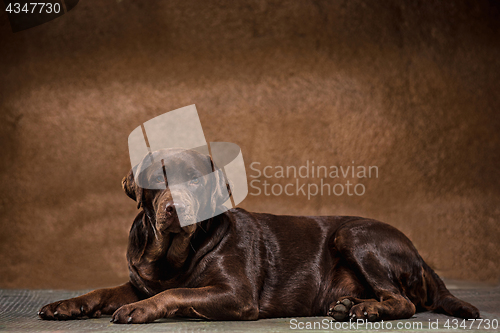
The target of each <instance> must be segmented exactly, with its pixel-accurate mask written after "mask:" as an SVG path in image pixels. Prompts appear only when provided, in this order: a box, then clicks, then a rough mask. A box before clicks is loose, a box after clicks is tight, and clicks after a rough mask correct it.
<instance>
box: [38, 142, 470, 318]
mask: <svg viewBox="0 0 500 333" xmlns="http://www.w3.org/2000/svg"><path fill="white" fill-rule="evenodd" d="M154 154H156V157H158V156H160V157H161V158H162V159H163V161H164V166H163V167H164V168H167V169H168V168H170V167H173V166H175V169H176V170H178V171H176V172H174V173H172V172H171V173H169V178H170V179H166V175H165V172H164V171H165V170H161V168H158V169H160V170H152V171H151V172H148V173H146V174H145V176H146V177H149V181H151V182H154V181H158V182H163V181H165V182H166V185H167V186H166V189H164V190H151V189H146V188H141V187H139V186H138V185H137V184H136V182H135V180H134V176H133V172H132V171H131V172H130V173H129V174H128V176H127V177H125V178H124V179H123V189H124V190H125V192H126V193H127V195H128V196H129V197H130V198H132V199H134V200H135V201H136V202H137V204H138V207H139V208H141V211H140V212H139V214H138V215H137V217H136V218H135V220H134V223H133V225H132V228H131V230H130V237H129V245H128V251H127V259H128V267H129V271H130V280H129V282H127V283H125V284H123V285H121V286H118V287H114V288H107V289H98V290H95V291H92V292H90V293H87V294H85V295H83V296H79V297H75V298H71V299H68V300H63V301H58V302H55V303H51V304H48V305H45V306H44V307H42V308H41V309H40V312H39V316H40V318H42V319H57V320H66V319H75V318H80V317H97V316H100V315H101V314H110V315H112V318H111V321H112V322H114V323H147V322H152V321H154V320H155V319H158V318H164V317H167V318H170V317H192V318H202V319H207V320H256V319H260V318H273V317H295V316H300V317H304V316H324V315H329V316H332V317H333V318H334V319H336V320H337V321H347V320H353V319H355V320H357V319H363V320H364V319H366V320H369V321H378V320H390V319H404V318H410V317H411V316H413V315H414V314H415V312H416V311H425V310H432V311H437V312H442V313H445V314H448V315H451V316H456V317H460V318H467V319H468V318H479V311H478V310H477V309H476V308H475V307H474V306H473V305H471V304H469V303H467V302H464V301H462V300H459V299H457V298H456V297H454V296H453V295H452V294H451V293H450V292H449V291H448V290H447V289H446V287H445V285H444V284H443V282H442V280H441V279H440V278H439V277H438V276H437V274H436V273H435V272H434V271H433V270H432V269H431V268H430V267H429V266H428V265H427V264H426V263H425V262H424V260H423V259H422V258H421V257H420V255H419V254H418V252H417V250H416V249H415V247H414V246H413V244H412V243H411V241H410V240H409V239H408V238H407V237H406V236H405V235H403V234H402V233H401V232H400V231H398V230H397V229H395V228H393V227H391V226H390V225H387V224H384V223H382V222H378V221H375V220H372V219H366V218H361V217H351V216H315V217H310V216H278V215H271V214H261V213H251V212H247V211H246V210H244V209H240V208H235V209H230V210H228V211H225V212H223V213H222V214H219V215H217V216H215V215H216V213H214V214H213V215H214V216H215V217H213V218H209V219H206V220H203V221H201V222H198V223H193V224H189V225H187V226H185V227H182V226H181V225H180V224H179V216H178V215H177V214H183V220H186V219H189V218H192V219H193V222H196V221H195V219H196V214H197V211H199V210H202V209H207V207H208V209H213V210H214V212H215V211H216V210H217V209H220V207H221V205H222V204H223V203H224V202H226V200H227V199H228V197H227V194H226V196H224V195H222V194H221V193H223V192H225V193H227V191H221V188H224V187H227V184H226V181H225V179H224V177H216V178H214V179H215V181H204V180H203V179H204V178H200V177H199V176H200V175H204V174H208V173H211V172H213V171H214V170H215V169H216V167H215V166H214V164H213V162H212V160H211V158H210V157H209V156H207V155H203V154H200V153H197V152H194V151H191V150H179V149H174V150H172V149H171V150H161V151H157V152H155V153H154ZM179 166H180V168H179ZM220 174H222V173H220ZM200 179H202V180H201V181H200ZM171 182H176V183H177V184H183V185H182V186H180V187H179V186H177V187H176V189H175V191H177V193H173V191H174V190H173V189H171V188H170V187H172V186H170V187H169V184H171ZM200 191H201V192H204V194H205V195H201V196H200V195H193V193H195V192H200ZM174 194H175V195H176V198H182V200H177V199H176V202H175V204H174V202H173V199H172V197H173V195H174ZM194 198H207V199H202V200H200V199H198V201H203V202H196V200H195V199H194ZM193 200H194V201H193ZM174 208H175V209H174Z"/></svg>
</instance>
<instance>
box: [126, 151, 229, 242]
mask: <svg viewBox="0 0 500 333" xmlns="http://www.w3.org/2000/svg"><path fill="white" fill-rule="evenodd" d="M146 166H147V167H146ZM134 175H135V177H134ZM136 180H137V181H136ZM122 186H123V189H124V190H125V192H126V193H127V195H128V196H129V197H130V198H132V199H134V200H135V201H137V205H138V207H142V208H143V209H144V211H145V213H146V215H147V216H148V218H149V219H150V220H151V221H152V222H153V224H154V227H155V229H156V232H158V233H162V234H163V233H167V232H168V233H179V232H181V231H182V230H183V228H190V229H193V227H190V226H191V225H193V224H195V223H196V222H199V221H202V220H204V219H205V218H209V217H211V216H215V215H216V213H215V212H216V211H217V210H218V209H219V207H221V206H222V204H223V203H224V202H226V201H227V200H228V199H229V193H230V190H229V186H228V185H227V184H226V180H225V178H224V174H223V173H222V171H221V170H220V169H217V167H216V166H215V164H214V163H213V161H212V159H211V158H210V156H208V155H204V154H201V153H199V152H197V151H194V150H185V149H163V150H159V151H155V152H153V153H152V154H150V155H147V156H146V157H144V160H143V163H141V164H140V165H139V166H138V167H137V168H136V169H135V170H131V171H130V172H129V174H128V175H127V176H126V177H125V178H124V179H123V181H122Z"/></svg>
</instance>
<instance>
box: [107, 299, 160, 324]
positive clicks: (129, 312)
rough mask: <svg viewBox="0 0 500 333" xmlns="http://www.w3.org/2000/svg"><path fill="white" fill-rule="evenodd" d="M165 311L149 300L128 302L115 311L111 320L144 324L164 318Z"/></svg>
mask: <svg viewBox="0 0 500 333" xmlns="http://www.w3.org/2000/svg"><path fill="white" fill-rule="evenodd" d="M162 317H163V313H162V312H161V311H159V310H158V309H157V307H156V306H155V305H154V304H153V303H152V302H150V301H149V300H144V301H140V302H136V303H132V304H127V305H124V306H122V307H121V308H119V309H118V310H116V311H115V313H113V317H112V318H111V322H113V323H117V324H144V323H150V322H152V321H155V320H156V319H158V318H162Z"/></svg>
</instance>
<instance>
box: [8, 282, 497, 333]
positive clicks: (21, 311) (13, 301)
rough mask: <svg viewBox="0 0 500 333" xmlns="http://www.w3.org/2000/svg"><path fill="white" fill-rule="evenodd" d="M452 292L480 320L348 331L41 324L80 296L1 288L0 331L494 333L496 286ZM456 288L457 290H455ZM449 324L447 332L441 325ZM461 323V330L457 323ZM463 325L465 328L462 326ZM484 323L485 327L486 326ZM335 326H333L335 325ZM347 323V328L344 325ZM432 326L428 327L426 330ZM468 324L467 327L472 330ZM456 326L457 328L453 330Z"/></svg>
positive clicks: (292, 321) (290, 326)
mask: <svg viewBox="0 0 500 333" xmlns="http://www.w3.org/2000/svg"><path fill="white" fill-rule="evenodd" d="M448 287H449V288H450V289H451V292H452V293H453V294H454V295H455V296H457V297H459V298H461V299H463V300H466V301H468V302H470V303H472V304H474V305H475V306H476V307H477V308H479V310H480V311H481V316H482V319H483V321H482V322H481V326H480V327H478V326H479V321H477V322H475V323H472V322H467V321H465V322H463V324H462V320H457V321H453V320H454V319H455V318H453V317H448V316H445V315H442V314H435V313H429V312H424V313H417V314H416V315H415V316H414V317H412V318H410V319H408V320H397V321H390V322H384V325H383V326H381V325H382V324H381V323H379V324H378V325H379V326H375V325H376V324H374V326H372V327H368V326H366V325H364V324H360V325H359V326H357V325H355V324H353V325H351V326H349V327H346V326H344V328H342V327H341V326H339V325H340V324H341V323H336V322H335V321H330V320H331V318H329V317H308V318H277V319H264V320H258V321H252V322H243V321H239V322H209V321H203V320H188V319H162V320H157V321H155V322H154V323H150V324H145V325H118V324H112V323H110V322H109V319H110V316H103V317H102V318H99V319H85V320H71V321H44V320H40V319H38V316H37V311H38V309H39V308H40V307H41V306H42V305H45V304H47V303H50V302H54V301H57V300H60V299H66V298H70V297H74V296H77V295H79V294H81V292H77V291H61V290H57V291H55V290H6V289H3V290H0V331H6V332H49V331H53V332H56V331H57V332H118V331H138V332H160V331H161V332H291V331H306V332H314V331H338V332H343V331H344V332H345V331H353V330H356V331H359V332H363V331H377V332H391V331H402V332H408V331H415V332H426V331H430V332H458V331H467V332H474V331H475V332H478V331H481V332H499V331H500V327H499V321H500V287H484V286H483V287H478V288H474V289H472V288H470V287H469V288H464V287H463V286H461V285H460V284H457V285H451V284H449V283H448ZM455 288H458V289H455ZM447 323H448V325H449V328H448V327H446V324H447ZM461 324H462V327H460V325H461ZM464 324H465V327H466V328H464ZM488 324H489V329H488V327H487V325H488ZM336 325H337V326H336ZM344 325H347V324H344ZM429 325H431V326H429ZM471 325H472V327H471ZM453 327H456V329H453Z"/></svg>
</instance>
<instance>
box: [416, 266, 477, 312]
mask: <svg viewBox="0 0 500 333" xmlns="http://www.w3.org/2000/svg"><path fill="white" fill-rule="evenodd" d="M423 269H424V271H423V274H424V281H425V284H426V289H427V301H426V302H425V305H424V307H425V308H427V310H431V311H435V312H441V313H446V314H448V315H450V316H454V317H459V318H464V319H476V318H479V315H480V314H479V310H478V309H477V308H476V307H475V306H473V305H472V304H470V303H467V302H465V301H462V300H460V299H458V298H456V297H455V296H453V295H452V294H451V293H450V291H449V290H448V289H447V288H446V286H445V285H444V282H443V280H441V278H440V277H439V276H438V275H437V274H436V273H435V272H434V270H433V269H432V268H430V267H429V266H428V265H427V264H426V263H425V262H424V263H423Z"/></svg>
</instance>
